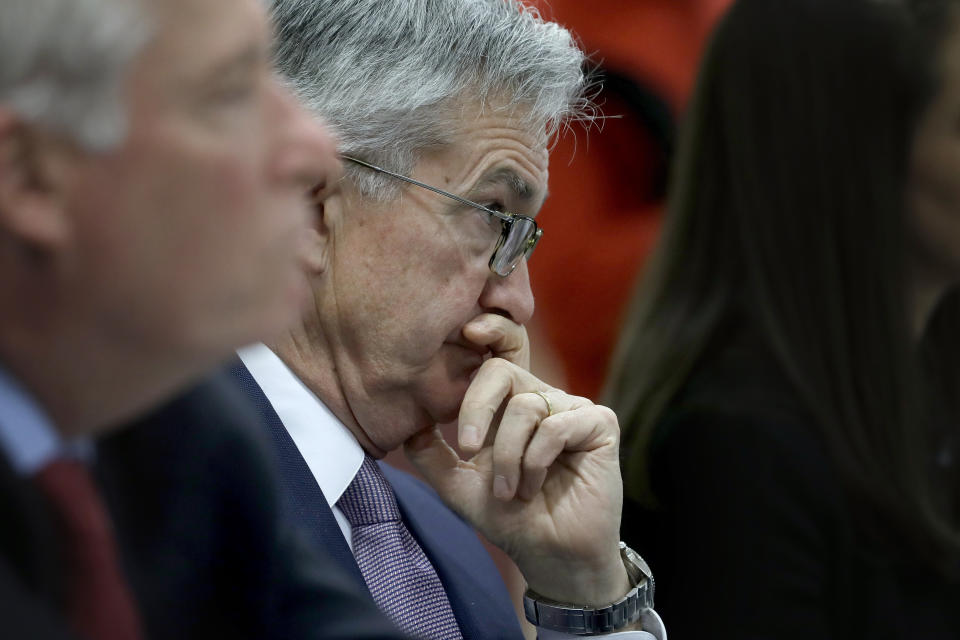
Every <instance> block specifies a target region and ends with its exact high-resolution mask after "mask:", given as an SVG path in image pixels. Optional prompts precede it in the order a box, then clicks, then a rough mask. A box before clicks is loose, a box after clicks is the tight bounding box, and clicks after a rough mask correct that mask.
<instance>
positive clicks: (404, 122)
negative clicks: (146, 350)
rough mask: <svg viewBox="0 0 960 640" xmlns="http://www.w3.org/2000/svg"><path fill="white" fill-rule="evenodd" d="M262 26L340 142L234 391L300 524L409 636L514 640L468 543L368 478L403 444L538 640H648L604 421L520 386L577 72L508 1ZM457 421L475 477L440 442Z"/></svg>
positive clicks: (288, 10) (555, 33)
mask: <svg viewBox="0 0 960 640" xmlns="http://www.w3.org/2000/svg"><path fill="white" fill-rule="evenodd" d="M275 12H276V13H275V22H276V25H277V30H278V38H279V64H280V68H281V70H282V71H283V72H284V73H285V74H286V75H287V76H288V77H289V79H290V81H291V82H292V84H293V86H294V87H295V89H296V91H297V93H298V95H299V96H300V97H301V98H302V99H303V100H304V101H305V102H306V104H307V105H308V106H309V107H311V108H312V109H313V110H314V111H315V112H316V113H317V114H319V115H320V116H322V117H323V118H324V119H325V120H327V121H329V122H330V123H331V124H332V126H333V127H334V128H335V129H336V130H337V134H338V137H339V139H340V141H341V143H342V146H341V151H342V153H343V154H344V155H343V158H344V160H345V162H346V169H347V172H348V173H347V177H346V179H344V180H342V181H341V182H340V183H338V184H337V185H336V188H335V189H333V190H331V192H330V195H329V197H328V198H327V199H326V201H325V202H323V203H318V204H319V209H320V216H319V219H318V220H317V223H316V227H315V230H314V232H313V233H312V234H311V236H310V238H309V242H308V247H307V256H308V257H307V261H308V268H309V270H310V277H311V283H312V286H313V294H314V296H313V302H312V304H311V305H309V307H308V310H307V312H306V314H305V315H304V316H303V320H302V322H301V323H300V324H299V325H298V326H296V327H295V328H294V329H292V330H291V331H289V332H288V333H287V334H285V335H282V336H281V337H279V338H277V339H276V340H274V341H272V342H271V343H270V345H269V347H268V346H264V345H258V346H255V347H252V348H249V349H244V350H242V351H241V352H240V356H241V359H242V361H243V364H244V366H242V367H238V368H237V370H236V372H235V373H236V375H237V377H238V378H239V379H240V381H241V382H242V383H243V384H244V386H245V388H246V389H247V391H248V394H249V395H250V397H251V398H253V399H254V400H256V401H257V403H258V405H259V407H260V410H261V413H262V415H263V417H264V420H265V421H266V422H267V423H268V424H269V425H270V434H271V435H272V437H273V439H274V443H275V445H276V448H277V451H278V454H279V456H280V458H281V466H282V482H283V487H284V490H285V492H286V495H287V498H288V500H287V506H288V510H289V513H290V515H291V517H292V518H293V519H294V520H296V521H298V522H299V523H300V524H302V525H303V526H305V527H306V529H307V530H308V531H309V532H310V533H311V534H312V537H313V541H314V544H315V546H316V547H317V548H318V549H322V550H324V551H327V552H329V553H330V554H331V555H333V556H334V557H335V558H337V559H338V560H339V562H340V563H341V566H343V568H344V569H345V571H347V572H349V573H351V574H352V575H353V576H354V579H355V581H356V583H357V585H358V586H359V587H365V588H367V589H368V591H369V592H370V595H371V597H372V599H373V600H374V601H375V602H376V603H377V604H378V605H379V606H380V607H381V609H383V610H384V611H385V612H386V613H388V614H389V615H390V616H391V617H392V618H393V619H394V620H395V621H396V622H397V623H398V624H399V625H400V626H401V628H402V629H404V630H406V631H408V632H409V633H411V634H414V635H418V636H421V637H426V638H460V637H464V638H510V637H519V636H520V628H519V627H518V625H517V622H516V619H515V617H514V615H513V608H512V606H511V603H510V601H509V598H508V597H507V594H506V590H505V589H504V586H503V583H502V582H501V581H500V579H499V575H498V574H497V572H496V570H495V569H494V568H493V566H492V564H491V562H490V558H489V557H488V556H487V555H486V553H485V551H484V550H483V549H482V547H481V546H480V545H479V543H478V541H477V538H476V536H475V535H474V532H473V531H472V530H471V528H470V527H469V526H467V525H466V524H465V523H464V522H463V521H462V520H460V519H459V518H457V517H456V516H455V515H454V514H453V513H451V511H450V510H449V509H447V508H446V507H444V506H443V504H442V503H441V502H440V500H438V498H437V496H436V495H435V494H433V493H432V492H430V491H429V490H427V489H426V488H425V487H424V486H423V485H422V484H420V483H418V482H417V481H415V480H413V479H412V478H410V477H409V476H407V475H405V474H402V473H399V472H396V471H394V470H392V469H390V468H389V467H386V466H382V465H379V464H378V463H376V462H375V460H376V459H377V458H381V457H383V456H384V455H385V454H386V453H387V452H389V451H391V450H394V449H396V448H398V447H400V446H401V445H405V446H406V450H407V452H408V454H409V456H410V458H411V459H412V460H413V462H414V464H416V465H417V467H418V468H419V469H420V470H421V471H422V472H423V474H424V476H425V477H426V478H427V480H428V481H429V483H430V484H431V485H432V486H433V487H434V488H435V489H436V490H437V492H438V493H439V496H440V498H442V499H443V501H444V502H446V503H447V504H449V505H451V506H452V507H453V508H454V509H455V510H456V511H457V512H459V514H460V515H461V516H462V517H463V518H464V519H465V520H466V521H467V522H469V523H470V524H471V525H472V526H473V527H476V529H478V530H479V531H481V532H482V533H483V534H484V535H485V536H486V537H487V538H488V539H490V540H491V541H492V542H493V543H494V544H496V545H498V546H500V547H501V548H503V549H504V550H505V551H507V552H508V553H509V554H510V555H511V557H512V558H513V559H514V560H515V561H516V563H517V565H518V566H519V568H520V570H521V572H522V573H523V575H524V577H525V578H526V580H527V583H528V585H529V587H530V590H529V591H528V594H527V595H528V598H527V599H526V600H525V607H526V609H527V613H528V617H529V618H530V619H531V620H532V621H533V622H534V623H535V624H538V625H539V626H540V627H541V630H542V633H547V632H548V631H559V632H565V633H583V632H594V633H596V632H609V631H612V630H614V629H620V628H632V629H636V628H637V626H638V624H639V623H640V617H641V614H645V615H646V616H647V619H646V623H647V624H648V625H649V628H650V629H651V630H654V631H658V632H659V623H658V622H657V621H656V619H655V616H654V614H652V613H650V611H649V610H648V608H649V607H650V606H651V605H652V599H650V598H649V597H648V596H650V595H651V592H652V588H651V587H652V584H651V581H650V580H649V575H648V573H649V572H648V571H647V570H646V568H645V566H644V565H643V564H642V561H637V559H636V558H635V554H632V552H628V551H626V550H623V549H621V548H620V546H619V545H618V541H619V526H620V510H621V500H622V496H621V481H620V472H619V465H618V443H619V428H618V425H617V421H616V418H615V416H614V415H613V413H612V412H611V411H610V410H609V409H606V408H604V407H598V406H595V405H594V404H593V403H592V402H590V401H589V400H587V399H585V398H578V397H573V396H570V395H568V394H566V393H564V392H563V391H561V390H559V389H555V388H552V387H551V386H550V385H548V384H546V383H544V382H542V381H540V380H538V379H537V378H535V377H534V376H532V375H531V374H530V373H529V372H528V371H527V370H526V366H527V364H528V358H529V346H528V344H527V336H526V331H525V329H524V327H523V325H524V323H526V322H527V321H528V320H529V319H530V316H531V314H532V313H533V298H532V295H531V293H530V286H529V280H528V273H527V266H526V260H527V258H528V257H529V255H530V253H531V252H532V251H533V248H534V246H535V245H536V243H537V241H538V240H539V238H540V231H539V229H538V225H537V223H536V222H534V220H533V216H534V215H536V213H537V211H538V209H539V208H540V206H541V204H542V203H543V200H544V198H546V195H547V160H548V154H547V146H548V140H549V138H550V135H551V133H552V132H553V131H555V130H556V128H557V127H559V126H562V124H563V122H565V121H567V120H568V119H570V118H576V117H585V115H586V114H585V113H584V111H586V110H587V109H588V106H589V103H588V101H587V100H585V99H584V97H583V94H584V90H585V85H586V80H585V78H584V75H583V72H582V70H581V65H582V62H583V54H582V52H580V51H579V50H578V49H577V47H576V45H575V44H574V42H573V39H572V37H571V36H570V34H569V33H567V32H566V31H565V30H564V29H562V28H561V27H559V26H558V25H556V24H551V23H548V22H544V21H543V20H541V19H540V18H539V17H537V16H536V15H535V14H534V13H533V12H531V11H530V10H528V9H527V8H526V7H524V6H523V5H522V4H521V3H520V2H516V1H513V0H510V1H506V0H477V1H475V2H462V1H460V0H438V1H431V2H426V1H423V0H414V1H411V0H349V1H347V0H277V1H276V2H275ZM508 212H509V213H508ZM571 268H575V266H573V265H572V266H571ZM458 417H459V425H460V427H459V440H460V445H461V446H462V448H463V449H464V450H465V451H466V452H468V453H469V454H471V457H470V458H469V459H468V460H462V459H461V458H460V457H459V455H458V454H457V453H456V452H455V451H454V450H453V449H452V448H450V447H449V446H448V445H447V443H446V442H444V440H443V439H442V437H441V436H440V434H439V432H437V431H436V430H435V426H436V425H437V424H438V423H443V422H447V421H450V420H454V419H457V418H458ZM584 610H586V612H585V611H584ZM637 636H638V637H647V638H649V637H650V636H649V635H648V634H647V633H645V632H638V633H637Z"/></svg>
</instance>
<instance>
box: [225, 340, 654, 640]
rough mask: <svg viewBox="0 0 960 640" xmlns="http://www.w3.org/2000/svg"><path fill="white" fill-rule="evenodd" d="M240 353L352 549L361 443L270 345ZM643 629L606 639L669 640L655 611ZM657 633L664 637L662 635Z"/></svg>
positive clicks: (558, 636) (549, 639)
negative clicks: (352, 504)
mask: <svg viewBox="0 0 960 640" xmlns="http://www.w3.org/2000/svg"><path fill="white" fill-rule="evenodd" d="M237 354H238V355H239V356H240V360H241V361H243V364H244V366H246V367H247V370H248V371H249V372H250V375H251V376H253V379H254V380H256V382H257V384H258V385H260V389H261V390H262V391H263V395H265V396H266V397H267V400H268V401H269V402H270V405H271V406H272V407H273V410H274V411H275V412H276V413H277V417H278V418H280V422H282V423H283V426H284V427H286V429H287V432H288V433H289V434H290V437H291V438H292V439H293V442H294V443H295V444H296V445H297V449H299V450H300V454H301V455H302V456H303V459H304V460H306V462H307V466H308V467H309V468H310V473H312V474H313V477H314V478H315V479H316V481H317V484H318V485H320V490H321V491H322V492H323V495H324V497H325V498H326V499H327V504H328V505H329V506H330V509H331V510H332V511H333V515H334V517H335V518H336V519H337V524H339V525H340V530H341V531H343V537H344V538H346V540H347V544H352V543H351V528H350V523H349V522H348V521H347V519H346V517H345V516H344V515H343V512H342V511H340V509H339V508H338V507H337V506H336V503H337V500H339V499H340V496H342V495H343V492H344V491H346V489H347V487H348V486H349V485H350V483H351V482H352V481H353V477H354V476H355V475H356V474H357V471H359V470H360V465H361V464H363V458H364V452H363V448H362V447H361V446H360V443H359V442H357V439H356V438H355V437H354V436H353V434H352V433H350V430H349V429H347V427H346V426H345V425H344V424H343V423H342V422H340V420H339V419H338V418H337V417H336V416H335V415H334V414H333V412H332V411H330V409H328V408H327V407H326V405H324V404H323V401H322V400H320V398H318V397H317V395H316V394H314V393H313V392H312V391H311V390H310V389H308V388H307V386H306V385H305V384H303V382H302V381H301V380H300V378H298V377H297V376H296V374H294V373H293V371H291V370H290V368H289V367H287V365H286V364H284V362H283V361H282V360H281V359H280V358H279V357H278V356H277V355H276V354H275V353H274V352H273V351H271V350H270V349H269V348H268V347H267V346H265V345H263V344H255V345H251V346H249V347H245V348H243V349H240V350H239V351H238V352H237ZM351 550H352V546H351ZM643 626H644V628H646V629H650V630H652V631H653V632H654V634H655V635H651V634H650V633H647V632H646V631H626V632H621V633H613V634H609V636H604V637H616V638H618V640H667V634H666V631H665V630H664V629H663V623H662V622H661V621H660V618H659V616H657V614H656V613H655V612H653V611H651V612H649V614H648V615H645V616H644V618H643ZM658 631H659V632H660V633H657V632H658ZM537 636H538V638H540V640H562V639H569V638H576V637H578V636H573V635H569V634H564V633H556V632H553V631H549V630H546V629H538V630H537Z"/></svg>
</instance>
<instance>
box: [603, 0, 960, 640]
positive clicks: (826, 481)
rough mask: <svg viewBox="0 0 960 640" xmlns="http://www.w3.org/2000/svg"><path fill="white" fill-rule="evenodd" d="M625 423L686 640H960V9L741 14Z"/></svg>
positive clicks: (695, 156)
mask: <svg viewBox="0 0 960 640" xmlns="http://www.w3.org/2000/svg"><path fill="white" fill-rule="evenodd" d="M683 136H684V137H683V141H682V145H681V150H680V154H679V157H678V164H677V167H676V171H675V176H674V184H673V196H672V201H671V207H670V210H669V213H668V217H667V220H666V225H665V229H664V235H663V237H662V239H661V244H660V246H659V248H658V251H657V253H656V255H655V256H654V258H653V259H652V262H651V264H650V266H649V267H648V269H647V273H646V276H645V279H644V281H643V282H642V284H641V288H640V290H639V291H638V294H637V297H636V298H635V303H634V306H633V309H632V312H631V316H630V318H629V320H628V322H627V324H626V325H625V333H624V336H623V339H622V343H621V348H620V352H619V355H618V359H617V363H616V365H615V368H614V372H613V375H612V378H611V380H610V383H609V386H608V391H609V397H608V402H609V403H610V405H611V406H612V407H613V408H614V409H615V410H616V411H617V413H618V414H619V417H620V422H621V424H622V425H623V443H624V457H625V482H626V494H627V497H628V501H627V503H626V505H625V512H624V519H623V536H624V539H625V540H627V541H628V542H629V543H630V544H631V546H634V547H635V548H637V549H640V550H642V552H643V553H644V554H645V555H646V556H647V559H648V560H649V561H650V563H651V566H652V568H653V570H654V573H655V575H656V576H657V579H658V594H657V595H658V606H657V608H658V610H659V611H661V612H662V614H663V615H664V619H665V620H666V621H667V623H668V624H669V625H670V629H671V632H670V633H671V637H672V638H673V640H686V639H688V638H697V639H699V638H705V639H706V638H710V639H713V640H715V639H716V638H727V637H729V638H738V639H744V638H747V639H750V638H818V639H822V638H843V639H847V638H923V639H924V640H926V639H931V640H933V639H939V638H960V586H958V584H960V583H958V576H960V509H958V507H960V500H958V496H960V492H958V489H960V482H958V478H960V474H958V471H957V462H956V461H955V458H956V456H957V455H958V454H960V451H958V449H957V444H958V442H957V435H958V433H960V411H958V407H957V399H958V397H960V385H958V379H957V376H956V372H957V370H958V369H960V350H958V340H957V339H956V336H957V335H958V332H960V296H958V295H957V294H951V289H952V288H953V287H955V286H956V285H957V283H958V282H960V2H957V1H956V0H925V1H924V0H740V1H739V2H738V3H737V4H736V5H735V6H734V7H733V8H732V9H731V11H730V12H729V13H728V15H727V16H726V17H725V19H724V20H723V21H722V23H721V25H720V26H719V28H718V30H717V32H716V34H715V36H714V39H713V41H712V44H711V46H710V48H709V51H708V53H707V56H706V58H705V60H704V62H703V65H702V68H701V73H700V80H699V86H698V92H697V95H696V97H695V99H694V103H693V105H692V107H691V111H690V114H689V117H688V120H687V122H686V129H685V131H684V134H683Z"/></svg>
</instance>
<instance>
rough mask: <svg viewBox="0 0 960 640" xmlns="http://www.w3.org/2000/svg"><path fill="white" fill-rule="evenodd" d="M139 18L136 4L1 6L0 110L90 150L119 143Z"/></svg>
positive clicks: (23, 0)
mask: <svg viewBox="0 0 960 640" xmlns="http://www.w3.org/2000/svg"><path fill="white" fill-rule="evenodd" d="M142 13H143V10H142V8H141V7H140V3H139V2H138V0H0V106H4V107H6V108H8V109H10V110H12V111H13V112H15V113H17V114H18V115H19V116H20V117H21V118H23V119H24V120H25V121H27V122H30V123H35V124H37V125H40V126H43V127H45V128H47V129H49V130H51V131H55V132H58V133H61V134H65V135H67V136H69V137H71V138H72V139H74V140H75V141H76V142H77V143H79V144H80V145H82V146H83V147H86V148H88V149H104V148H108V147H110V146H113V145H115V144H117V143H118V142H119V141H120V140H121V139H122V136H123V134H124V130H125V113H124V103H123V96H122V95H121V93H122V80H123V76H124V71H125V69H126V68H127V66H128V64H129V62H130V61H131V59H132V58H133V57H134V55H135V54H136V53H137V51H138V50H139V49H140V46H141V45H142V44H143V42H144V41H145V38H146V28H145V25H144V22H143V18H144V16H143V15H142Z"/></svg>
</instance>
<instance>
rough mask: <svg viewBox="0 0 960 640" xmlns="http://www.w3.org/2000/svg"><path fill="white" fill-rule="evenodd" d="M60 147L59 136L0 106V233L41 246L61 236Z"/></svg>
mask: <svg viewBox="0 0 960 640" xmlns="http://www.w3.org/2000/svg"><path fill="white" fill-rule="evenodd" d="M65 152H66V146H65V145H64V143H63V141H62V140H60V139H58V138H55V137H53V136H50V135H46V134H44V133H42V132H40V131H38V130H37V129H36V128H35V127H32V126H30V125H28V124H27V123H25V122H24V121H23V120H22V119H20V118H19V117H18V116H17V115H16V114H14V113H13V112H11V111H9V110H8V109H6V108H4V107H3V106H0V234H2V235H3V236H6V239H7V240H8V241H12V242H14V243H22V244H23V245H24V247H25V248H29V249H32V250H38V251H44V250H49V249H55V248H57V247H58V246H60V245H62V244H63V243H64V242H65V241H66V240H67V238H68V235H69V231H70V220H69V215H68V211H67V210H66V209H65V207H64V202H65V199H64V197H63V188H64V186H65V184H64V178H65V175H64V172H65V169H66V165H65V163H64V160H65Z"/></svg>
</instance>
